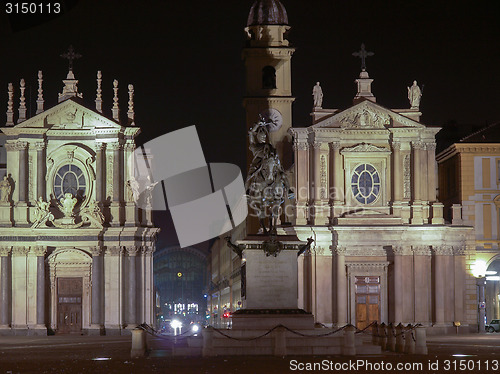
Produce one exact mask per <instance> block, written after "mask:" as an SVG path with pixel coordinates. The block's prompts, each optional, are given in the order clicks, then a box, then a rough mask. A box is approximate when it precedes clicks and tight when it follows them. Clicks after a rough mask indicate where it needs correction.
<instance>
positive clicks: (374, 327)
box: [372, 322, 379, 345]
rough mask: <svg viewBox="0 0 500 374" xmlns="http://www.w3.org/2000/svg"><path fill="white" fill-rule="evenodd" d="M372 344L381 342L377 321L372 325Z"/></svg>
mask: <svg viewBox="0 0 500 374" xmlns="http://www.w3.org/2000/svg"><path fill="white" fill-rule="evenodd" d="M372 344H375V345H378V344H379V338H378V324H377V322H375V323H374V324H373V325H372Z"/></svg>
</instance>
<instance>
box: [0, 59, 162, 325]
mask: <svg viewBox="0 0 500 374" xmlns="http://www.w3.org/2000/svg"><path fill="white" fill-rule="evenodd" d="M101 81H102V76H101V74H100V72H99V73H98V79H97V83H98V88H97V92H98V94H97V99H96V108H95V110H93V109H89V108H87V107H85V106H84V105H82V102H81V93H79V92H78V88H77V83H78V80H76V79H75V77H74V74H73V71H72V69H71V67H70V70H69V73H68V76H67V78H66V80H64V81H63V82H64V87H63V92H62V93H61V94H59V103H58V104H57V105H55V106H54V107H52V108H50V109H44V107H43V105H44V100H43V90H42V75H41V72H39V80H38V82H39V91H38V92H39V95H38V100H37V112H36V115H34V116H33V117H31V118H26V104H25V99H24V96H23V95H24V90H23V84H24V81H22V82H21V86H20V88H21V90H20V91H21V99H20V101H21V106H20V109H19V118H18V120H17V121H16V123H14V112H13V110H12V107H13V105H12V104H13V103H12V97H13V92H14V90H13V88H12V85H10V87H9V105H8V111H7V123H6V126H5V127H3V128H2V129H1V130H2V132H3V133H4V134H5V138H6V142H5V148H6V150H7V174H6V176H5V177H4V180H3V181H2V182H1V183H0V184H1V185H0V194H1V198H0V200H1V201H0V260H1V263H0V301H1V303H0V334H2V335H10V334H14V335H22V334H28V335H31V334H47V333H48V332H49V333H52V332H55V333H75V332H76V333H88V334H103V333H105V334H122V333H125V332H126V331H128V330H130V329H131V328H134V327H136V326H137V325H138V324H140V323H144V322H145V323H148V324H152V323H153V321H154V311H153V304H154V299H153V252H154V250H155V240H156V235H157V232H158V229H156V228H154V227H153V225H152V221H151V209H139V208H138V207H137V206H136V204H135V202H136V201H135V196H134V194H133V193H132V192H133V191H131V190H130V187H129V186H130V180H129V177H128V176H129V175H131V174H130V171H131V167H132V165H131V163H132V162H133V161H132V160H133V157H132V154H133V151H134V149H135V142H134V138H135V136H136V135H137V134H138V133H139V131H140V129H139V128H138V127H136V126H135V123H134V112H133V87H132V86H129V111H128V124H127V126H124V125H122V124H120V121H119V108H118V96H117V91H118V82H117V81H115V82H114V89H115V91H114V92H115V100H114V105H113V109H112V113H113V118H107V117H105V116H104V115H103V109H102V100H101V92H102V89H101Z"/></svg>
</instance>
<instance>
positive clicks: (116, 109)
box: [111, 79, 120, 122]
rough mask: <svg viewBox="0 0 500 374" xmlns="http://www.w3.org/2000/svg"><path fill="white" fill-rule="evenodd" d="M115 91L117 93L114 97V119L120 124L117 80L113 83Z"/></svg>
mask: <svg viewBox="0 0 500 374" xmlns="http://www.w3.org/2000/svg"><path fill="white" fill-rule="evenodd" d="M113 91H114V93H115V95H114V97H113V109H111V110H112V111H113V119H114V120H115V121H116V122H120V109H119V108H118V81H117V80H116V79H115V80H114V81H113Z"/></svg>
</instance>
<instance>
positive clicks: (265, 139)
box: [245, 117, 294, 234]
mask: <svg viewBox="0 0 500 374" xmlns="http://www.w3.org/2000/svg"><path fill="white" fill-rule="evenodd" d="M269 125H270V123H266V121H265V120H264V119H263V118H262V117H261V118H260V120H259V122H258V123H256V124H255V126H254V127H252V128H251V129H250V131H249V134H248V135H249V143H250V146H249V148H250V151H252V154H253V160H252V163H251V165H250V168H249V170H248V176H247V179H246V181H245V191H246V193H247V195H248V198H249V205H250V207H251V208H252V209H253V211H254V213H255V215H256V216H257V217H258V218H259V221H260V224H261V227H262V229H263V232H264V234H270V233H271V234H272V233H275V232H276V221H277V219H278V217H279V214H280V208H281V205H282V204H283V202H284V201H285V196H287V197H288V198H289V199H293V197H294V195H293V191H291V190H290V184H289V182H288V179H287V177H286V175H285V171H284V170H283V166H282V165H281V161H280V159H279V157H278V153H277V151H276V148H274V146H273V145H272V144H271V143H270V140H269ZM266 218H269V225H268V226H266V224H265V219H266Z"/></svg>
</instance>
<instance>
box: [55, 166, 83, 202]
mask: <svg viewBox="0 0 500 374" xmlns="http://www.w3.org/2000/svg"><path fill="white" fill-rule="evenodd" d="M85 189H86V183H85V175H84V174H83V171H82V170H81V169H80V168H79V167H78V166H75V165H71V164H68V165H64V166H62V167H61V168H59V170H58V171H57V173H56V176H55V180H54V195H55V197H56V199H57V200H59V199H60V198H62V197H63V196H64V194H65V193H70V194H72V195H73V196H75V197H79V198H83V196H84V195H85Z"/></svg>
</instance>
